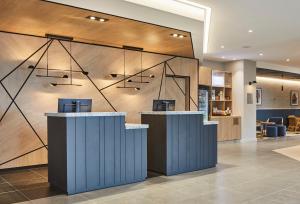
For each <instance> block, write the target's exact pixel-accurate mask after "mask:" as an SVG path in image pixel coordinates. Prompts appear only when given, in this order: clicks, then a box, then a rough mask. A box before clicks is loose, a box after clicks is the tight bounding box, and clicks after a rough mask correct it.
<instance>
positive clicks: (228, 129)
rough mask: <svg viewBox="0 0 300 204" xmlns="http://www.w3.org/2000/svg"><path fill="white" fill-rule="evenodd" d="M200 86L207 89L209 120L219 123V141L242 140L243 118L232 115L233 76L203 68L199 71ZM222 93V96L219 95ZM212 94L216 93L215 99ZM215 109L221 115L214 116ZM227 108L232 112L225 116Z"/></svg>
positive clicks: (228, 73)
mask: <svg viewBox="0 0 300 204" xmlns="http://www.w3.org/2000/svg"><path fill="white" fill-rule="evenodd" d="M199 86H201V87H203V86H204V87H207V89H206V90H207V91H208V101H207V103H208V107H209V108H208V109H209V111H208V116H209V117H208V118H209V120H212V121H218V122H219V124H218V141H230V140H239V139H240V138H241V117H240V116H236V115H233V114H232V106H233V103H232V102H233V98H232V93H233V91H232V74H231V73H230V72H226V71H216V70H212V69H211V68H208V67H201V68H200V71H199ZM221 91H222V94H221V95H218V94H219V93H220V92H221ZM212 92H214V93H215V97H212V96H213V95H212ZM216 96H218V97H216ZM199 100H200V99H199ZM214 108H217V109H218V110H219V111H220V114H214V112H213V110H214ZM227 108H228V109H229V110H231V111H230V113H228V114H224V113H225V111H226V109H227ZM221 113H222V114H221Z"/></svg>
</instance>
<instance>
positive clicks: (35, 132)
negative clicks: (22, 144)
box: [0, 82, 48, 149]
mask: <svg viewBox="0 0 300 204" xmlns="http://www.w3.org/2000/svg"><path fill="white" fill-rule="evenodd" d="M0 84H1V86H2V87H3V89H4V90H5V92H6V93H7V95H8V96H9V97H10V98H11V100H13V97H12V96H11V95H10V93H9V92H8V90H7V89H6V87H5V86H4V85H3V83H2V82H0ZM13 103H14V104H15V106H16V107H17V109H18V110H19V111H20V113H21V115H22V116H23V118H24V119H25V120H26V122H27V123H28V125H29V126H30V128H31V129H32V131H33V132H34V134H35V135H36V136H37V137H38V139H39V140H40V142H41V143H42V144H43V146H44V147H45V148H46V149H48V148H47V145H46V144H45V143H44V141H43V140H42V138H41V137H40V136H39V134H38V133H37V131H36V130H35V129H34V127H33V126H32V124H31V123H30V122H29V120H28V119H27V117H26V116H25V114H24V113H23V111H22V110H21V108H20V107H19V105H18V104H17V103H16V102H15V101H14V100H13ZM11 104H12V103H11ZM10 107H11V105H10V106H9V107H8V108H7V109H6V111H5V114H3V115H2V117H1V121H2V120H3V118H4V116H5V115H6V113H7V112H8V110H9V108H10Z"/></svg>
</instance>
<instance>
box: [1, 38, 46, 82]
mask: <svg viewBox="0 0 300 204" xmlns="http://www.w3.org/2000/svg"><path fill="white" fill-rule="evenodd" d="M50 41H51V40H49V41H47V42H46V43H45V44H44V45H43V46H41V47H40V48H39V49H37V50H36V51H35V52H34V53H33V54H31V55H30V56H29V57H27V58H26V59H25V60H24V61H23V62H21V63H20V64H19V65H18V66H16V67H15V68H14V69H13V70H11V71H10V72H9V73H8V74H6V75H5V76H4V77H3V78H2V79H1V80H0V81H1V82H2V81H3V80H4V79H6V78H7V77H8V76H9V75H11V74H12V73H13V72H14V71H16V70H17V69H18V68H19V67H21V66H22V65H23V64H24V63H25V62H27V60H29V59H30V58H31V57H32V56H33V55H35V54H36V53H37V52H39V51H40V50H41V49H42V48H43V47H45V46H46V45H47V44H48V43H49V42H50Z"/></svg>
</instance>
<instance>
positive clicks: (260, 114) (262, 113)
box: [256, 109, 300, 124]
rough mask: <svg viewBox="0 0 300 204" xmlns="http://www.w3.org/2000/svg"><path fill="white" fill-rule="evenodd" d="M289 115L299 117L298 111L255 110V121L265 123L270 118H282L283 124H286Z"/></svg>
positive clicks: (299, 110) (299, 112) (299, 111)
mask: <svg viewBox="0 0 300 204" xmlns="http://www.w3.org/2000/svg"><path fill="white" fill-rule="evenodd" d="M289 115H295V116H300V109H261V110H260V109H257V110H256V119H257V120H261V121H266V120H268V118H271V117H283V119H284V124H287V118H288V116H289Z"/></svg>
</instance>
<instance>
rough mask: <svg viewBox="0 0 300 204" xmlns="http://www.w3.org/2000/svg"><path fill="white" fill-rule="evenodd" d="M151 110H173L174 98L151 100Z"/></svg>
mask: <svg viewBox="0 0 300 204" xmlns="http://www.w3.org/2000/svg"><path fill="white" fill-rule="evenodd" d="M152 110H153V111H175V100H153V108H152Z"/></svg>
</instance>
